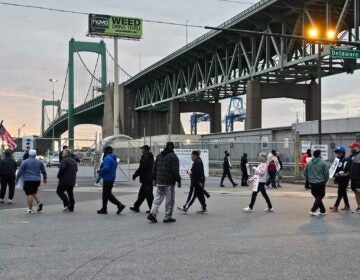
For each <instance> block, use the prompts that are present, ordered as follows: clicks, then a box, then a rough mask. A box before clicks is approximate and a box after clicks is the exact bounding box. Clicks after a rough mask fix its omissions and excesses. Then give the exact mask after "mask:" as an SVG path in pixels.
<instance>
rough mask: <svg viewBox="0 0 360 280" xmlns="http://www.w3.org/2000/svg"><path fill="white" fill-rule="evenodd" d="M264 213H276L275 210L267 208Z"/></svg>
mask: <svg viewBox="0 0 360 280" xmlns="http://www.w3.org/2000/svg"><path fill="white" fill-rule="evenodd" d="M264 212H274V209H273V208H265V209H264Z"/></svg>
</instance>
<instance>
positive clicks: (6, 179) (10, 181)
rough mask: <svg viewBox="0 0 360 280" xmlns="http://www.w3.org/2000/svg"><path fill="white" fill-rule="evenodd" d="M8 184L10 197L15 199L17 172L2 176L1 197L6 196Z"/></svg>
mask: <svg viewBox="0 0 360 280" xmlns="http://www.w3.org/2000/svg"><path fill="white" fill-rule="evenodd" d="M7 186H9V199H13V198H14V193H15V174H10V175H3V176H2V177H1V190H0V198H1V199H4V198H5V194H6V187H7Z"/></svg>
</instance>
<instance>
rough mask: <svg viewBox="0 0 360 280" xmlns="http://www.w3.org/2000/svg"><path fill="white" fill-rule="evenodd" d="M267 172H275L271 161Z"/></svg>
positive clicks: (274, 166)
mask: <svg viewBox="0 0 360 280" xmlns="http://www.w3.org/2000/svg"><path fill="white" fill-rule="evenodd" d="M268 171H270V172H275V171H276V165H275V161H273V160H272V161H270V162H269V165H268Z"/></svg>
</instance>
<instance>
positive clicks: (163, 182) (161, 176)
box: [147, 142, 181, 223]
mask: <svg viewBox="0 0 360 280" xmlns="http://www.w3.org/2000/svg"><path fill="white" fill-rule="evenodd" d="M174 148H175V146H174V143H173V142H167V143H166V146H165V149H164V150H163V151H162V152H161V153H160V154H158V155H157V157H156V161H155V163H154V168H153V185H154V186H156V187H157V189H156V194H155V199H154V201H153V204H152V206H151V210H150V214H149V215H148V216H147V219H148V220H150V221H151V222H153V223H156V222H157V219H156V216H157V213H158V209H159V207H160V205H161V203H162V202H163V200H164V198H166V203H165V218H164V220H163V222H164V223H173V222H176V220H175V219H174V218H173V217H172V214H173V210H174V204H175V184H176V182H177V183H178V187H179V188H181V177H180V172H179V158H178V157H177V155H176V154H175V153H174Z"/></svg>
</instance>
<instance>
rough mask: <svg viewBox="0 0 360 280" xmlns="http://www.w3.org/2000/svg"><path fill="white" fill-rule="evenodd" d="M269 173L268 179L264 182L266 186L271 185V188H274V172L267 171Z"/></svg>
mask: <svg viewBox="0 0 360 280" xmlns="http://www.w3.org/2000/svg"><path fill="white" fill-rule="evenodd" d="M268 173H269V179H267V181H266V185H267V186H269V185H270V184H271V187H273V188H276V182H275V179H276V171H268Z"/></svg>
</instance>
